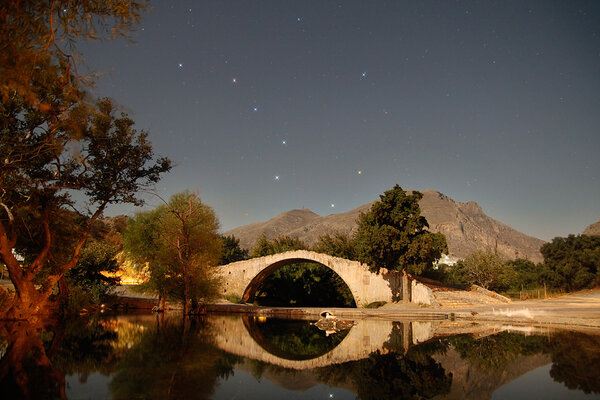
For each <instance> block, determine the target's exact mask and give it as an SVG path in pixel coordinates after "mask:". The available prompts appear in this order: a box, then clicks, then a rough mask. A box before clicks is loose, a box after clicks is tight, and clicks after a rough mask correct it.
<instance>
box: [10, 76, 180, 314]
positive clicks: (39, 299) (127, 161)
mask: <svg viewBox="0 0 600 400" xmlns="http://www.w3.org/2000/svg"><path fill="white" fill-rule="evenodd" d="M40 90H43V91H45V92H46V95H47V97H48V101H50V102H58V103H62V102H63V101H66V100H65V99H64V97H63V96H62V95H60V93H59V94H58V95H57V96H54V95H53V93H52V91H51V90H48V88H41V89H40ZM62 108H63V106H61V105H60V104H59V106H57V107H56V108H54V107H52V109H51V111H48V112H41V111H39V110H37V109H36V108H34V107H31V106H28V105H27V104H26V103H24V102H23V101H21V100H20V99H19V97H18V96H16V97H14V98H12V99H11V100H10V101H3V102H2V104H1V105H0V111H1V112H2V115H1V121H0V122H1V125H0V156H1V158H2V159H3V162H2V163H0V187H1V188H2V190H1V191H0V212H1V214H0V259H1V260H2V262H4V263H5V264H6V266H7V268H8V272H9V276H10V279H11V281H12V282H13V284H14V286H15V297H14V300H13V302H12V305H11V307H10V310H9V311H8V314H7V317H9V318H27V317H28V316H30V315H31V314H36V313H39V312H40V311H44V309H45V307H46V305H47V302H48V299H49V297H50V294H51V292H52V289H53V287H54V286H55V284H56V283H57V282H58V281H59V279H61V277H62V276H63V275H64V274H65V272H66V271H68V270H69V269H71V268H73V267H74V266H75V265H76V264H77V261H78V259H79V256H80V252H81V249H82V248H83V246H84V244H85V242H86V239H87V238H88V236H89V234H90V231H91V229H92V227H93V224H94V222H95V221H96V220H97V219H98V218H99V217H100V216H101V215H102V213H103V212H104V210H105V208H106V207H107V206H108V205H110V204H114V203H121V202H128V203H133V204H136V205H141V204H142V203H143V201H142V199H141V198H139V197H137V195H136V192H138V191H139V190H140V189H142V188H145V187H149V186H152V185H153V184H155V183H156V182H157V181H158V179H159V177H160V175H161V174H162V173H163V172H166V171H168V170H169V169H170V168H171V164H170V161H169V160H168V159H166V158H160V159H158V160H155V158H154V155H153V152H152V146H151V144H150V143H149V142H148V140H147V134H146V133H145V132H138V131H136V130H135V129H134V127H133V124H134V122H133V121H132V120H131V119H130V118H129V117H127V115H125V114H121V115H115V114H116V113H115V109H114V107H113V105H112V103H111V102H110V101H109V100H101V101H99V102H98V103H97V106H96V107H95V108H94V109H90V108H89V107H87V106H81V107H80V106H76V105H74V107H73V108H70V109H68V110H67V111H66V112H65V113H62V112H60V113H59V112H58V110H59V109H62ZM54 110H56V111H54ZM73 193H76V196H77V201H75V200H74V199H73V197H72V194H73ZM67 208H70V209H75V210H77V211H78V214H79V216H80V218H78V219H76V221H72V217H71V216H70V215H67V212H66V209H67ZM70 214H72V213H70ZM67 218H69V220H67ZM73 222H75V223H73ZM65 225H69V226H72V227H73V226H74V228H70V229H69V231H67V232H65V229H64V228H65ZM15 251H17V252H18V253H20V254H21V255H23V256H24V258H25V261H24V263H23V265H21V263H20V262H19V261H18V259H17V257H16V255H15ZM36 284H38V285H39V286H37V287H36Z"/></svg>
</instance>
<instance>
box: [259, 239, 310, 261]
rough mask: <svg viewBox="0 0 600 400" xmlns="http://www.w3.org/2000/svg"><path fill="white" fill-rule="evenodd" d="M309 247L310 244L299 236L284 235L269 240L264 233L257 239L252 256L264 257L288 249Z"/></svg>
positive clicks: (305, 248)
mask: <svg viewBox="0 0 600 400" xmlns="http://www.w3.org/2000/svg"><path fill="white" fill-rule="evenodd" d="M307 249H308V245H307V244H306V243H304V242H303V241H302V240H300V239H298V238H293V237H290V236H287V235H283V236H278V237H276V238H275V239H273V240H269V239H267V236H266V235H265V234H264V233H263V234H262V235H260V236H259V237H258V239H256V244H255V245H254V247H253V248H252V252H251V257H252V258H256V257H264V256H270V255H272V254H277V253H283V252H286V251H293V250H307Z"/></svg>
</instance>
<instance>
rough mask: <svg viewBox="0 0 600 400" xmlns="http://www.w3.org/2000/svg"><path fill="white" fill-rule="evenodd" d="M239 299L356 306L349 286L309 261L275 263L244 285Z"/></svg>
mask: <svg viewBox="0 0 600 400" xmlns="http://www.w3.org/2000/svg"><path fill="white" fill-rule="evenodd" d="M242 299H243V300H244V301H245V302H248V303H257V304H259V305H263V306H279V307H289V306H291V307H301V306H302V307H322V306H327V307H356V296H355V294H354V293H352V289H351V288H350V286H349V285H348V284H347V283H346V282H345V281H344V279H343V278H342V277H341V276H340V275H339V274H338V273H337V272H336V271H334V270H333V269H332V268H330V267H329V266H327V265H324V264H322V263H319V262H316V261H313V260H309V259H287V260H282V261H278V262H275V263H273V264H271V265H269V266H268V267H266V268H265V269H263V270H262V271H261V272H260V273H259V274H257V275H256V276H255V277H254V278H253V279H252V280H251V281H250V283H249V284H248V286H247V288H246V290H245V291H244V295H243V297H242Z"/></svg>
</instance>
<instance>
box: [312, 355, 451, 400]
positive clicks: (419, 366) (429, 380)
mask: <svg viewBox="0 0 600 400" xmlns="http://www.w3.org/2000/svg"><path fill="white" fill-rule="evenodd" d="M424 348H425V347H424ZM317 375H318V377H319V379H320V380H322V381H323V382H325V383H327V384H335V385H339V384H344V383H350V384H351V385H352V386H353V387H354V388H355V390H356V393H357V394H358V397H359V398H360V399H362V400H370V399H378V400H382V399H430V398H433V397H435V396H438V395H443V394H446V393H448V392H449V391H450V386H451V385H452V374H451V373H447V372H446V371H445V370H444V368H443V367H442V365H441V364H440V363H438V362H436V361H435V360H434V359H433V358H432V357H431V353H428V352H424V351H422V350H421V349H419V348H413V349H411V350H409V351H408V353H407V354H406V355H401V354H397V353H387V354H382V353H380V352H379V351H377V352H375V353H372V354H371V355H370V356H369V358H366V359H363V360H360V361H354V362H349V363H344V364H340V365H334V366H331V367H326V368H320V369H318V370H317Z"/></svg>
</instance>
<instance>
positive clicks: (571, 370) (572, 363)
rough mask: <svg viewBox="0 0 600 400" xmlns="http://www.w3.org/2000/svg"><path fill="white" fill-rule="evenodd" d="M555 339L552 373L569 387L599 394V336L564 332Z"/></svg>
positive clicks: (552, 353)
mask: <svg viewBox="0 0 600 400" xmlns="http://www.w3.org/2000/svg"><path fill="white" fill-rule="evenodd" d="M552 342H553V343H552V347H551V351H550V353H551V355H552V367H551V368H550V376H551V377H552V378H553V379H554V380H555V381H557V382H561V383H564V384H565V386H566V387H568V388H569V389H578V390H583V391H584V392H585V393H600V373H599V372H598V366H599V365H600V337H599V336H591V335H584V334H579V333H573V332H563V333H560V334H557V335H556V336H555V337H553V338H552Z"/></svg>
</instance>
